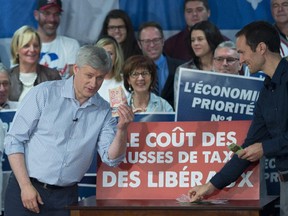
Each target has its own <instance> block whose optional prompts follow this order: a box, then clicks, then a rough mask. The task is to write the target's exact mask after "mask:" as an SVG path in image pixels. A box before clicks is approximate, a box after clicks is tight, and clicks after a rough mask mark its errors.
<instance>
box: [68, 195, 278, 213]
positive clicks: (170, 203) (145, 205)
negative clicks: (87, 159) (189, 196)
mask: <svg viewBox="0 0 288 216" xmlns="http://www.w3.org/2000/svg"><path fill="white" fill-rule="evenodd" d="M277 198H278V197H277V196H269V197H266V198H265V199H261V200H228V202H227V203H225V204H220V205H214V204H209V205H199V204H190V203H188V204H186V203H184V204H181V203H178V202H177V201H176V200H158V199H157V200H123V199H120V200H115V199H105V200H96V197H95V196H91V197H88V198H86V199H83V200H82V201H80V202H78V203H77V204H75V205H72V206H69V207H68V208H69V209H70V212H71V216H84V215H85V216H95V215H97V216H112V215H113V216H114V215H117V216H136V215H137V216H138V215H143V216H144V215H157V216H158V215H159V216H175V215H177V216H188V215H189V216H191V215H193V216H203V215H205V216H231V215H233V216H260V214H261V212H262V211H263V210H264V209H265V207H266V206H268V205H269V204H270V203H272V202H273V201H274V200H276V199H277Z"/></svg>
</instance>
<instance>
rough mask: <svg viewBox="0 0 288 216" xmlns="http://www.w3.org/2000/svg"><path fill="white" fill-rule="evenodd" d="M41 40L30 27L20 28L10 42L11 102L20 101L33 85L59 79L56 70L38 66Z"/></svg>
mask: <svg viewBox="0 0 288 216" xmlns="http://www.w3.org/2000/svg"><path fill="white" fill-rule="evenodd" d="M40 51H41V40H40V37H39V35H38V33H37V31H36V30H35V29H34V28H32V27H30V26H22V27H21V28H19V29H18V30H17V31H16V32H15V33H14V35H13V38H12V41H11V55H12V63H13V64H14V65H16V66H15V67H13V68H11V70H10V71H9V74H10V82H11V87H10V92H9V99H10V100H11V101H21V100H22V99H23V98H24V96H25V95H26V94H27V92H28V91H29V90H30V89H31V88H32V87H33V86H35V85H37V84H39V83H41V82H44V81H47V80H56V79H61V77H60V75H59V72H58V71H57V70H56V69H51V68H48V67H45V66H43V65H40V64H39V63H38V62H39V58H40Z"/></svg>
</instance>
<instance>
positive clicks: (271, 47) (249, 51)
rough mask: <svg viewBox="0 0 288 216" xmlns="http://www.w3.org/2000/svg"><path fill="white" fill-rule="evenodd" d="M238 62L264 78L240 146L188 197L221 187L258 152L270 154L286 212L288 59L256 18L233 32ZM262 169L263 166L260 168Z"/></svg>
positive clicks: (286, 212)
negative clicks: (252, 114)
mask: <svg viewBox="0 0 288 216" xmlns="http://www.w3.org/2000/svg"><path fill="white" fill-rule="evenodd" d="M236 45H237V51H238V53H239V54H240V63H242V64H246V65H247V66H248V68H249V70H250V73H257V72H258V71H263V72H264V73H265V74H266V75H267V77H266V79H265V81H264V87H263V88H262V90H261V92H260V95H259V99H258V101H257V104H256V106H255V110H254V118H253V121H252V123H251V126H250V128H249V131H248V134H247V137H246V139H245V142H244V143H243V145H242V148H243V150H241V151H240V152H239V153H238V156H237V155H236V154H235V155H234V156H233V157H232V159H231V160H230V161H229V162H228V163H227V164H226V165H225V166H224V167H223V168H222V169H221V170H220V171H219V172H218V173H217V174H216V175H215V176H214V177H213V178H212V179H211V180H210V182H209V183H207V184H204V185H202V186H196V187H194V188H192V189H191V190H190V191H189V192H188V195H189V196H190V201H191V202H193V201H196V200H201V199H203V198H205V197H206V196H209V195H210V194H211V193H213V192H214V191H215V190H217V189H219V190H220V189H222V188H224V187H225V186H227V185H229V184H230V183H232V182H234V181H235V180H237V178H238V177H239V176H240V175H241V174H242V172H244V170H245V169H246V168H247V167H248V166H249V165H250V164H251V163H252V162H255V161H258V160H259V159H260V158H261V157H262V156H266V157H268V158H269V157H274V158H275V165H276V168H277V169H278V172H279V180H280V215H281V216H288V124H287V122H288V62H287V60H286V59H282V58H281V55H280V38H279V34H278V33H277V30H276V29H275V28H274V27H273V25H271V24H269V23H267V22H263V21H257V22H252V23H250V24H248V25H247V26H245V27H244V28H243V29H242V30H240V31H239V32H238V33H237V34H236ZM263 171H264V170H263Z"/></svg>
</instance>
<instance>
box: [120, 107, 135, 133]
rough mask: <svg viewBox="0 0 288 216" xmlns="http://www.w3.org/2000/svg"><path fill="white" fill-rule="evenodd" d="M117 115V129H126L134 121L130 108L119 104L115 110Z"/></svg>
mask: <svg viewBox="0 0 288 216" xmlns="http://www.w3.org/2000/svg"><path fill="white" fill-rule="evenodd" d="M117 112H118V114H119V120H118V125H117V126H118V129H127V127H128V124H129V123H130V122H132V121H133V120H134V113H133V111H132V109H131V107H130V106H128V105H127V104H121V105H120V106H119V107H118V110H117Z"/></svg>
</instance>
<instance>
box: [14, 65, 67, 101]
mask: <svg viewBox="0 0 288 216" xmlns="http://www.w3.org/2000/svg"><path fill="white" fill-rule="evenodd" d="M36 73H37V79H36V80H35V83H34V86H36V85H38V84H39V83H41V82H45V81H48V80H60V79H61V77H60V75H59V72H58V71H57V70H56V69H52V68H48V67H45V66H43V65H40V64H37V68H36ZM9 75H10V82H11V86H10V93H9V100H11V101H18V100H19V97H20V95H21V93H22V90H23V84H22V82H21V81H20V79H19V75H20V72H19V65H17V66H15V67H13V68H12V69H11V70H10V73H9Z"/></svg>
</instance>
